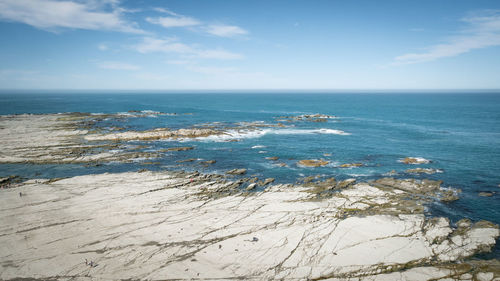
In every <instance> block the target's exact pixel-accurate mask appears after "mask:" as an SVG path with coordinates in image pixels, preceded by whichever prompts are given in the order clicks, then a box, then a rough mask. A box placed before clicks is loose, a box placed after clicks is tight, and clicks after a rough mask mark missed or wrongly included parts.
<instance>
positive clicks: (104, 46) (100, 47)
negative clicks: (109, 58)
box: [97, 43, 109, 51]
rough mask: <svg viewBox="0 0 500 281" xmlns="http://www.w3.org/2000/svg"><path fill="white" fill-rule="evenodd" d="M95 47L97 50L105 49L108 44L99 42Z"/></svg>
mask: <svg viewBox="0 0 500 281" xmlns="http://www.w3.org/2000/svg"><path fill="white" fill-rule="evenodd" d="M97 48H98V49H99V50H101V51H107V50H109V47H108V45H106V44H104V43H101V44H99V45H97Z"/></svg>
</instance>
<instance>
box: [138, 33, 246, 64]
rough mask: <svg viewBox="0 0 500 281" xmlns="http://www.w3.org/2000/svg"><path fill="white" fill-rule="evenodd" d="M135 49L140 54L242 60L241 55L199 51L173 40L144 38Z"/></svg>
mask: <svg viewBox="0 0 500 281" xmlns="http://www.w3.org/2000/svg"><path fill="white" fill-rule="evenodd" d="M135 49H136V50H137V51H138V52H140V53H143V54H145V53H177V54H183V55H186V56H188V57H194V58H202V59H222V60H233V59H242V58H243V56H242V55H241V54H237V53H232V52H229V51H225V50H222V49H213V50H209V49H208V50H207V49H200V48H197V47H194V46H190V45H186V44H184V43H181V42H178V41H176V40H175V39H172V38H169V39H158V38H152V37H146V38H144V39H143V41H142V42H141V43H140V44H138V45H136V46H135Z"/></svg>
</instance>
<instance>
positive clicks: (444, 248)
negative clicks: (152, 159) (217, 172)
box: [0, 171, 499, 280]
mask: <svg viewBox="0 0 500 281" xmlns="http://www.w3.org/2000/svg"><path fill="white" fill-rule="evenodd" d="M232 185H233V183H231V182H223V181H219V180H218V179H216V178H214V177H211V176H207V175H203V174H199V173H194V174H185V173H170V172H149V171H145V172H142V173H132V172H130V173H120V174H107V173H105V174H98V175H86V176H78V177H72V178H67V179H60V180H57V181H53V182H49V181H36V180H34V181H29V182H27V183H24V184H22V185H21V186H19V187H17V188H16V189H4V190H0V193H1V196H0V209H1V211H0V245H1V251H0V263H1V265H2V270H1V271H0V279H2V280H8V279H14V278H36V279H78V280H95V279H99V280H102V279H111V280H117V279H130V280H138V279H144V280H165V279H258V280H266V279H290V280H292V279H293V280H296V279H328V278H331V280H343V279H346V278H363V279H369V280H388V279H389V280H391V279H408V280H418V279H428V278H444V277H446V276H450V275H449V274H451V273H450V272H452V271H453V272H459V273H460V275H459V276H461V274H467V272H461V271H457V270H459V269H460V268H462V267H464V266H465V264H463V263H461V262H460V260H462V259H464V258H466V257H469V256H471V255H474V254H475V253H477V252H479V251H484V250H487V249H488V248H490V247H492V246H493V245H494V244H495V239H496V238H497V237H498V236H499V230H498V227H497V226H495V225H493V224H491V223H488V222H478V223H475V224H473V223H466V221H464V222H461V223H460V225H459V228H458V229H455V228H453V227H451V226H450V223H449V221H448V220H447V219H445V218H433V219H428V218H426V217H425V216H424V215H423V213H422V211H418V209H416V208H414V207H415V206H417V205H418V204H420V203H419V202H418V201H410V200H406V201H409V202H408V203H407V204H403V203H402V202H404V200H405V199H406V198H407V197H408V196H409V195H410V192H411V191H405V190H404V189H396V188H392V189H391V188H386V187H384V186H380V187H376V186H373V185H371V184H370V183H358V184H354V185H352V186H350V187H348V188H346V189H342V190H340V191H339V192H336V193H331V196H330V197H328V198H324V199H322V200H317V197H316V194H313V193H310V192H309V189H310V187H306V186H292V185H281V184H280V185H273V186H269V187H268V188H267V189H266V191H263V192H252V193H247V192H244V191H242V192H236V193H231V192H229V193H228V192H224V191H227V190H233V189H232ZM19 192H22V193H23V196H22V197H20V196H19V195H18V193H19ZM456 261H458V263H455V262H456ZM469 274H474V276H473V277H482V276H490V275H491V274H493V277H497V278H498V277H499V276H498V275H497V274H498V271H492V270H491V268H490V267H479V266H478V267H477V272H476V271H471V272H469ZM481 274H482V275H481ZM464 276H466V275H464Z"/></svg>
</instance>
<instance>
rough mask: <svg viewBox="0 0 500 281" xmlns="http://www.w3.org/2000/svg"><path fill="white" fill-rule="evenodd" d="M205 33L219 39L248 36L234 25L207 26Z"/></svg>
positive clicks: (246, 32)
mask: <svg viewBox="0 0 500 281" xmlns="http://www.w3.org/2000/svg"><path fill="white" fill-rule="evenodd" d="M206 31H207V32H208V33H210V34H212V35H216V36H220V37H234V36H237V35H245V34H248V31H246V30H244V29H243V28H241V27H239V26H236V25H209V26H207V27H206Z"/></svg>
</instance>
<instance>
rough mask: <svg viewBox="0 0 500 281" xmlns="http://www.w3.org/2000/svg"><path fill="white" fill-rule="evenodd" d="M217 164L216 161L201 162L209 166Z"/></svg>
mask: <svg viewBox="0 0 500 281" xmlns="http://www.w3.org/2000/svg"><path fill="white" fill-rule="evenodd" d="M216 162H217V161H215V160H206V161H201V162H200V163H202V164H207V165H208V164H215V163H216Z"/></svg>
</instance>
